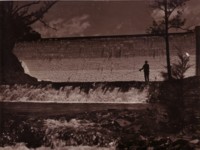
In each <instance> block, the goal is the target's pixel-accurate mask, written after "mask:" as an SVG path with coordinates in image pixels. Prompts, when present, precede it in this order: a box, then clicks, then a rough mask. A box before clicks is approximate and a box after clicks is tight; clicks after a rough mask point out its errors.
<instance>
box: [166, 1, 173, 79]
mask: <svg viewBox="0 0 200 150" xmlns="http://www.w3.org/2000/svg"><path fill="white" fill-rule="evenodd" d="M168 27H169V25H168V11H167V0H165V46H166V59H167V73H168V79H169V80H171V78H172V75H171V64H170V51H169V33H168Z"/></svg>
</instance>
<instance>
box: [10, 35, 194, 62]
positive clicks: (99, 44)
mask: <svg viewBox="0 0 200 150" xmlns="http://www.w3.org/2000/svg"><path fill="white" fill-rule="evenodd" d="M169 39H170V53H171V55H176V54H177V51H178V50H181V51H183V52H188V53H189V54H192V55H194V54H195V35H194V33H179V34H172V35H170V38H169ZM14 52H15V53H16V54H17V56H19V57H20V58H22V59H54V58H58V59H60V58H111V57H113V58H119V57H135V56H152V57H156V56H163V55H165V41H164V37H161V36H153V35H126V36H102V37H74V38H56V39H41V40H40V41H34V42H19V43H17V44H16V46H15V49H14Z"/></svg>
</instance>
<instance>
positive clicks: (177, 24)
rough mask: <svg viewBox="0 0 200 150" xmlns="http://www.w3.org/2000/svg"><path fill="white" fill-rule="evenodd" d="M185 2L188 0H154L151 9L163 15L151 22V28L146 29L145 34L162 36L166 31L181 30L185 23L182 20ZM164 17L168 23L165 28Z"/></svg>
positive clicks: (183, 19)
mask: <svg viewBox="0 0 200 150" xmlns="http://www.w3.org/2000/svg"><path fill="white" fill-rule="evenodd" d="M187 1H189V0H155V1H154V3H153V4H152V5H151V7H152V8H153V9H154V10H157V11H158V13H159V14H163V16H161V18H159V19H154V20H153V24H152V26H150V27H149V28H147V33H150V34H156V35H159V34H161V35H162V34H164V33H165V32H166V29H167V30H169V29H172V28H175V29H183V28H182V27H183V26H184V24H185V21H186V19H185V18H183V11H184V6H185V3H186V2H187ZM165 13H166V14H165ZM165 15H166V19H167V22H168V23H167V28H166V20H165Z"/></svg>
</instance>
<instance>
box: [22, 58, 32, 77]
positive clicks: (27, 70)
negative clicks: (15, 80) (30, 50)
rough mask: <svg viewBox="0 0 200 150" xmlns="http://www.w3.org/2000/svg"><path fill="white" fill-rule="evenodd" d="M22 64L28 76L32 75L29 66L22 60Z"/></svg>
mask: <svg viewBox="0 0 200 150" xmlns="http://www.w3.org/2000/svg"><path fill="white" fill-rule="evenodd" d="M21 64H22V67H23V68H24V72H25V73H26V74H29V75H30V71H29V69H28V66H27V65H26V63H25V62H24V61H23V60H21Z"/></svg>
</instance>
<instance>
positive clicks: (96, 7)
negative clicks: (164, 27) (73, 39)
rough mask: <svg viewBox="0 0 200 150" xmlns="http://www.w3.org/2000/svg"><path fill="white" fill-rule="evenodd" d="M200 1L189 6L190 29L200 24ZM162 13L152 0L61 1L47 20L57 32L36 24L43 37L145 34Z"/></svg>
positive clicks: (49, 13) (194, 0)
mask: <svg viewBox="0 0 200 150" xmlns="http://www.w3.org/2000/svg"><path fill="white" fill-rule="evenodd" d="M199 8H200V0H190V1H189V2H188V3H187V5H186V6H185V14H184V15H185V17H186V19H187V24H186V26H190V25H192V26H193V25H199V24H200V9H199ZM159 16H160V12H159V11H157V10H152V9H151V8H150V0H137V1H136V0H132V1H125V0H123V1H122V0H121V1H108V0H106V1H95V0H93V1H60V2H58V3H56V4H55V5H54V6H53V7H52V8H51V9H50V10H49V12H48V13H47V14H46V15H45V17H44V20H46V22H48V23H49V25H50V26H52V27H55V28H56V29H57V30H56V31H55V30H53V29H50V28H46V27H44V26H43V25H42V24H41V23H36V24H34V25H33V27H34V29H35V30H36V31H38V32H40V33H41V34H42V36H43V37H70V36H97V35H127V34H143V33H145V30H146V28H147V27H148V26H150V25H151V23H152V17H154V18H159Z"/></svg>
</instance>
